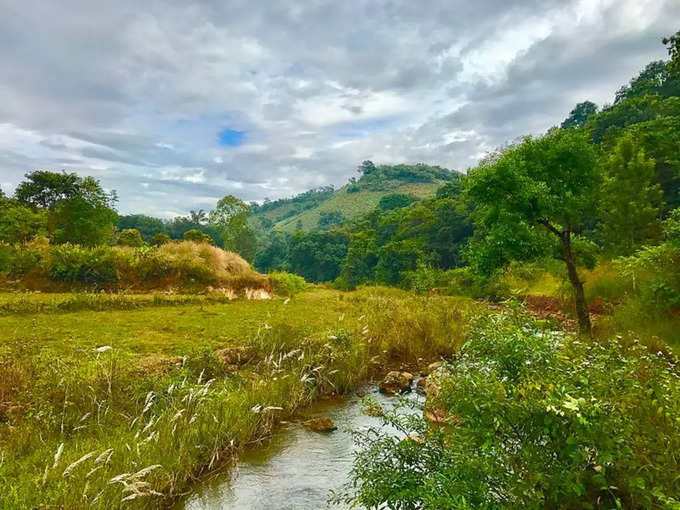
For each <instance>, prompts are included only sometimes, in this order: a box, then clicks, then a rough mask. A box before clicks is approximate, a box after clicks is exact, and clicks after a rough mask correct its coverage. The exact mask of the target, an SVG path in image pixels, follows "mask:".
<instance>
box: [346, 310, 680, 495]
mask: <svg viewBox="0 0 680 510" xmlns="http://www.w3.org/2000/svg"><path fill="white" fill-rule="evenodd" d="M676 362H677V361H676V360H674V359H667V358H666V357H665V356H663V355H661V354H660V353H659V354H650V352H649V351H648V350H647V349H646V348H645V347H643V346H642V345H640V344H638V343H622V342H620V341H618V340H611V341H608V342H605V343H601V344H600V343H595V342H592V341H580V340H577V339H574V338H570V337H566V336H564V334H562V333H559V332H552V331H548V330H540V329H537V327H536V326H535V325H534V324H533V323H531V322H529V321H528V320H527V319H524V318H519V320H518V318H517V317H516V316H514V314H496V315H494V316H491V317H487V318H484V319H482V320H481V321H480V322H479V324H478V325H477V327H476V328H475V329H474V330H473V331H472V332H471V334H470V336H469V339H468V342H467V343H466V344H465V345H464V347H463V350H462V354H461V356H460V357H459V359H458V360H457V361H455V362H453V363H452V364H450V365H446V366H445V367H444V369H443V370H442V371H440V372H438V373H437V375H436V376H435V378H434V380H433V381H434V383H433V384H432V385H429V388H430V390H429V394H428V401H427V404H426V407H425V409H426V410H429V411H430V412H432V413H434V412H436V413H437V415H438V416H441V417H443V418H442V419H443V420H444V421H445V422H446V423H445V424H444V425H443V426H442V427H437V428H433V427H431V426H430V425H429V424H428V423H427V421H426V420H425V419H423V418H422V416H421V415H420V414H417V415H416V414H413V413H403V414H391V415H388V416H387V417H386V420H387V422H388V423H389V424H391V425H392V426H393V427H396V429H397V430H398V431H400V432H401V433H400V434H399V435H396V436H395V435H394V433H393V432H385V430H384V429H383V431H377V430H375V429H374V430H371V431H369V432H364V433H360V434H359V436H358V437H359V443H360V445H361V446H362V450H361V451H360V452H359V454H358V456H357V457H356V460H355V464H354V469H353V485H351V486H348V491H350V492H349V493H348V494H347V496H348V499H355V500H356V501H357V502H358V503H359V506H366V507H371V508H377V507H382V506H383V505H384V506H389V507H390V508H461V509H463V508H595V507H598V508H622V507H623V508H677V507H678V505H680V486H679V485H678V478H677V473H678V472H679V470H680V459H678V458H677V456H674V455H668V452H674V451H680V381H679V380H678V377H677V369H676ZM613 382H614V383H613ZM390 430H394V428H392V429H390ZM402 434H404V435H411V437H415V436H414V434H417V435H418V437H419V439H418V441H404V440H403V439H402V438H403V437H404V436H403V435H402ZM352 487H356V488H357V489H356V492H353V491H354V489H353V488H352Z"/></svg>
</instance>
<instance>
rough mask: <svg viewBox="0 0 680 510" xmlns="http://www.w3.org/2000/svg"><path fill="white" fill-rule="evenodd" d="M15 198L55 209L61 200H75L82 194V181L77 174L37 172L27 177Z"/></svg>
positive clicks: (18, 188)
mask: <svg viewBox="0 0 680 510" xmlns="http://www.w3.org/2000/svg"><path fill="white" fill-rule="evenodd" d="M25 177H26V180H25V181H23V182H21V183H20V184H19V185H18V186H17V189H16V191H15V192H14V197H15V198H16V199H17V200H19V201H20V202H26V203H28V204H32V205H35V206H37V207H44V208H46V209H54V207H55V206H56V205H57V203H58V202H59V201H61V200H68V199H71V198H75V197H76V196H79V195H80V194H81V183H82V179H81V178H80V177H78V175H77V174H75V173H66V172H65V171H62V172H49V171H46V170H36V171H35V172H29V173H27V174H26V175H25Z"/></svg>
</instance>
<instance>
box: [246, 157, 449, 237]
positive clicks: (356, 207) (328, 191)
mask: <svg viewBox="0 0 680 510" xmlns="http://www.w3.org/2000/svg"><path fill="white" fill-rule="evenodd" d="M357 171H358V173H359V178H358V179H357V178H355V177H352V178H351V179H350V182H349V184H347V185H346V186H343V187H342V188H340V189H338V190H335V189H334V188H333V187H331V186H327V187H323V188H318V189H315V190H310V191H307V192H305V193H302V194H300V195H296V196H295V197H293V198H285V199H279V200H275V201H269V200H265V202H264V204H262V205H253V206H252V213H253V214H252V220H251V222H252V223H253V224H254V225H255V226H256V227H258V228H261V229H264V230H265V231H268V230H270V229H274V230H277V231H280V232H287V233H290V234H293V233H295V232H296V231H303V232H312V231H315V230H328V228H330V227H331V226H335V225H339V224H340V223H341V221H331V222H329V221H324V219H327V218H328V216H329V215H335V218H336V219H337V218H338V215H342V220H352V219H354V218H356V217H358V216H360V215H362V214H366V213H368V212H370V211H371V210H373V209H374V208H375V207H376V206H378V204H379V202H380V200H381V199H382V198H383V197H384V196H386V195H388V194H395V193H397V194H403V195H408V196H409V197H411V198H412V199H414V200H416V199H422V198H429V197H432V196H434V194H435V192H436V190H437V188H438V187H439V186H441V185H442V184H443V183H445V182H447V181H449V180H450V179H451V178H452V177H453V176H455V175H456V174H455V173H453V172H451V171H450V170H447V169H444V168H441V167H438V166H429V165H424V164H416V165H377V166H376V165H375V164H374V163H373V162H371V161H364V162H363V163H362V164H361V165H360V166H359V167H358V169H357Z"/></svg>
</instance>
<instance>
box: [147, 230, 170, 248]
mask: <svg viewBox="0 0 680 510" xmlns="http://www.w3.org/2000/svg"><path fill="white" fill-rule="evenodd" d="M170 241H171V239H170V236H169V235H168V234H166V233H165V232H156V233H155V234H154V235H153V236H151V244H152V245H153V246H161V245H163V244H167V243H169V242H170Z"/></svg>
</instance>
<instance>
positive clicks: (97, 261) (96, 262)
mask: <svg viewBox="0 0 680 510" xmlns="http://www.w3.org/2000/svg"><path fill="white" fill-rule="evenodd" d="M49 275H50V278H51V279H53V280H58V281H65V282H81V283H95V284H96V283H108V282H115V281H117V280H118V272H117V271H116V267H115V264H114V257H113V251H112V249H111V248H110V247H108V246H98V247H96V248H83V247H81V246H78V245H73V244H68V243H67V244H63V245H58V246H53V247H52V249H51V258H50V267H49Z"/></svg>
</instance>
